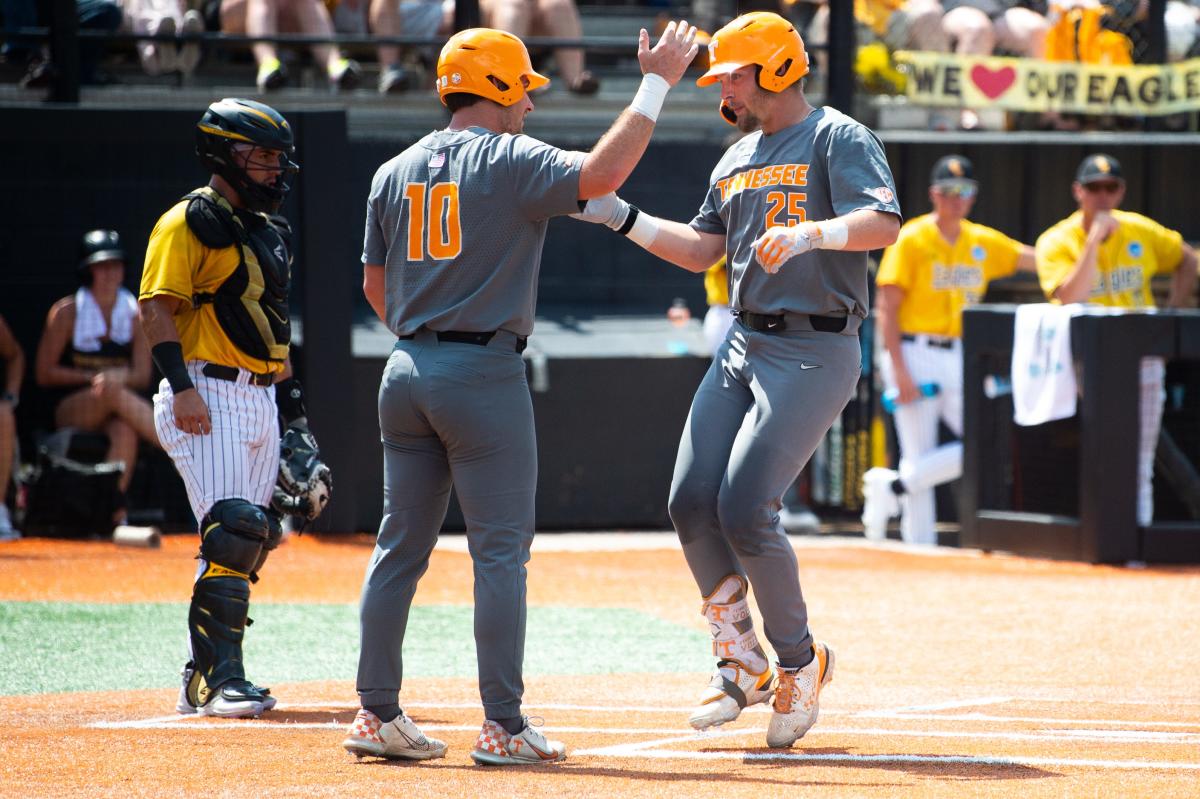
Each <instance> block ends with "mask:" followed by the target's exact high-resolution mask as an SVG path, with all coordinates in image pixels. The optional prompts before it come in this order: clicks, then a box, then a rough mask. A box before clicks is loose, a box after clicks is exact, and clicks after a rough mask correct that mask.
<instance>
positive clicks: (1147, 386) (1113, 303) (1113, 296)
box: [1037, 153, 1197, 527]
mask: <svg viewBox="0 0 1200 799" xmlns="http://www.w3.org/2000/svg"><path fill="white" fill-rule="evenodd" d="M1071 192H1072V194H1073V195H1074V197H1075V202H1076V203H1077V204H1078V206H1079V210H1077V211H1076V212H1075V213H1073V214H1071V215H1070V216H1069V217H1067V218H1066V219H1064V220H1062V221H1061V222H1059V223H1058V224H1056V225H1054V226H1053V227H1051V228H1050V229H1049V230H1047V231H1046V232H1045V233H1043V234H1042V235H1041V236H1039V237H1038V240H1037V261H1038V280H1039V281H1040V282H1041V284H1042V290H1043V291H1045V292H1046V296H1047V297H1048V298H1049V299H1050V301H1051V302H1057V303H1062V304H1064V305H1065V304H1067V303H1073V302H1086V303H1093V304H1096V305H1107V306H1110V307H1114V308H1153V307H1154V305H1155V303H1154V294H1153V293H1152V292H1151V286H1150V281H1151V278H1153V277H1154V276H1155V275H1159V274H1170V275H1171V276H1172V277H1171V290H1170V294H1169V295H1168V298H1167V305H1168V306H1169V307H1171V308H1186V307H1190V306H1191V305H1192V304H1193V302H1192V298H1193V295H1194V293H1195V290H1196V263H1197V262H1196V252H1195V251H1194V250H1193V249H1192V248H1191V247H1189V246H1188V245H1187V244H1185V243H1184V241H1183V236H1182V235H1181V234H1180V233H1179V232H1178V231H1175V230H1170V229H1169V228H1165V227H1163V226H1162V225H1160V224H1158V223H1157V222H1155V221H1154V220H1153V219H1150V218H1148V217H1145V216H1142V215H1141V214H1135V213H1133V212H1131V211H1122V210H1120V209H1119V206H1120V205H1121V201H1122V200H1124V199H1125V179H1124V178H1123V177H1122V176H1121V165H1120V163H1118V161H1117V159H1115V158H1113V157H1112V156H1111V155H1105V154H1103V153H1097V154H1095V155H1089V156H1088V157H1087V158H1085V159H1083V162H1082V163H1080V165H1079V169H1078V170H1077V171H1076V173H1075V182H1074V183H1073V184H1072V185H1071ZM1165 371H1166V370H1165V364H1164V362H1163V359H1162V358H1143V359H1142V369H1141V386H1142V413H1141V429H1140V436H1139V439H1138V440H1139V452H1138V509H1137V518H1138V524H1139V525H1141V526H1143V527H1144V526H1146V525H1148V524H1150V522H1151V520H1152V519H1153V516H1154V493H1153V485H1152V478H1153V476H1154V452H1155V449H1156V447H1157V446H1158V431H1159V427H1160V425H1161V423H1162V409H1163V380H1164V376H1165Z"/></svg>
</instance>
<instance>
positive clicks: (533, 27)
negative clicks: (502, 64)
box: [479, 0, 600, 95]
mask: <svg viewBox="0 0 1200 799" xmlns="http://www.w3.org/2000/svg"><path fill="white" fill-rule="evenodd" d="M479 9H480V11H481V12H482V13H483V24H484V25H485V26H487V27H489V28H499V29H500V30H505V31H508V32H509V33H514V34H516V35H517V36H519V37H521V38H522V39H524V38H525V37H526V36H530V35H535V36H552V37H556V38H559V39H579V38H581V37H582V36H583V25H582V24H581V23H580V21H579V10H578V9H577V8H576V7H575V0H480V3H479ZM554 61H555V64H556V65H557V66H558V74H559V75H560V76H562V79H563V82H564V83H566V84H567V89H569V90H570V91H572V92H574V93H575V94H585V95H586V94H595V93H596V92H597V91H598V90H599V89H600V81H599V80H597V79H596V77H595V76H594V75H592V73H590V72H588V71H587V70H586V69H584V62H583V51H582V50H580V49H578V48H575V47H559V48H556V49H555V50H554Z"/></svg>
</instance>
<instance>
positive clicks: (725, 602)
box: [579, 12, 900, 747]
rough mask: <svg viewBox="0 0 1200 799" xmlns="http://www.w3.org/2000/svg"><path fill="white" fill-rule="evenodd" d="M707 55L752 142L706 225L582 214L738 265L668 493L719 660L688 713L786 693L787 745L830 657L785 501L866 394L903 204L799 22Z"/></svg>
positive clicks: (810, 717) (605, 209)
mask: <svg viewBox="0 0 1200 799" xmlns="http://www.w3.org/2000/svg"><path fill="white" fill-rule="evenodd" d="M709 63H710V68H709V70H708V71H707V72H706V73H705V74H704V75H703V76H701V78H700V79H699V81H698V83H699V84H700V85H702V86H704V85H709V84H712V83H718V82H719V83H720V87H721V106H720V110H721V114H722V116H723V117H724V118H725V119H726V120H727V121H729V122H731V123H733V124H735V125H736V126H737V127H738V128H739V129H741V130H742V131H744V132H747V133H748V134H749V135H747V136H746V137H745V138H743V139H741V140H739V141H738V142H737V143H736V144H734V145H733V146H732V147H730V148H729V149H728V150H727V151H726V153H725V155H724V156H723V157H722V158H721V160H720V162H719V163H718V164H717V166H716V169H714V170H713V173H712V179H711V183H710V185H709V190H708V195H707V196H706V197H705V200H704V204H703V205H702V206H701V208H700V212H699V213H698V214H697V215H696V217H695V219H693V220H692V221H691V223H690V224H682V223H679V222H670V221H667V220H663V219H657V218H655V217H651V216H649V215H648V214H645V213H642V212H641V211H639V210H638V209H637V208H636V207H634V206H631V205H629V204H628V203H626V202H625V201H623V200H621V199H619V198H617V197H615V195H614V196H609V197H603V198H598V199H596V200H592V201H589V203H588V204H587V206H586V207H585V209H584V211H583V212H582V213H581V214H580V215H579V216H580V218H583V219H585V220H587V221H592V222H601V223H603V224H607V225H608V226H609V227H612V228H614V229H616V230H619V231H621V232H623V233H625V235H626V236H628V237H629V238H630V239H632V240H633V241H634V242H636V243H637V244H639V245H641V246H642V247H644V248H646V249H647V250H649V251H650V252H652V253H654V254H655V255H658V256H659V257H661V258H664V259H666V260H668V261H670V262H672V263H674V264H676V265H678V266H681V267H683V268H684V269H688V270H690V271H693V272H700V271H703V270H704V269H706V268H707V267H708V266H709V265H710V264H712V263H713V262H714V261H716V260H717V259H718V258H719V257H720V256H721V255H722V254H725V255H726V257H727V259H728V263H729V267H730V268H729V275H730V292H729V297H730V307H731V309H732V310H733V312H734V315H735V317H736V320H737V321H736V322H735V324H734V325H733V326H732V328H731V329H730V332H729V334H728V335H727V336H726V339H725V342H724V344H722V345H721V348H720V349H719V350H718V352H717V354H716V357H715V358H714V361H713V365H712V367H711V368H710V369H709V371H708V374H707V375H706V376H705V378H704V380H703V381H702V383H701V385H700V388H699V389H698V390H697V392H696V397H695V399H694V401H693V403H692V409H691V413H690V414H689V416H688V420H687V424H686V426H685V427H684V431H683V439H682V441H681V442H680V445H679V454H678V456H677V459H676V462H675V476H674V478H673V480H672V484H671V496H670V504H669V509H670V513H671V520H672V522H673V523H674V524H675V528H676V530H677V532H678V534H679V539H680V541H681V542H682V544H683V552H684V556H685V557H686V559H687V562H688V566H689V567H690V568H691V570H692V574H693V575H694V576H695V578H696V583H697V585H698V586H699V588H700V593H701V595H702V596H703V605H702V610H701V612H702V613H703V615H704V616H705V617H706V618H707V619H708V622H709V626H710V629H711V631H712V634H713V652H714V654H715V655H716V656H717V658H718V660H717V670H716V674H715V675H714V676H713V678H712V681H711V682H710V683H709V686H708V689H707V690H706V692H705V693H704V695H703V696H702V698H701V701H700V703H699V705H698V707H697V708H696V710H695V712H694V713H693V714H692V716H691V719H690V722H691V724H692V726H693V727H695V728H697V729H706V728H708V727H711V726H714V725H719V724H723V723H725V722H728V721H732V720H733V719H735V718H737V717H738V715H739V714H740V713H741V710H742V708H744V707H746V706H747V705H750V704H755V703H758V702H766V701H767V700H768V699H770V698H771V697H772V694H773V695H774V713H773V715H772V717H771V722H770V725H769V727H768V729H767V745H768V746H772V747H788V746H791V745H792V744H793V743H794V742H795V741H796V740H797V739H799V738H800V737H802V736H803V735H804V734H805V733H806V732H807V731H808V729H809V728H810V727H812V725H813V724H814V723H815V722H816V719H817V700H818V695H819V693H820V690H821V686H823V685H825V684H827V683H828V682H829V680H830V678H831V677H832V674H833V650H831V649H830V648H829V647H828V646H827V645H825V644H823V643H815V642H814V641H813V637H812V635H811V633H810V632H809V629H808V611H807V609H806V607H805V604H804V597H803V595H802V594H801V591H800V581H799V575H798V571H797V564H796V556H795V553H794V552H793V551H792V548H791V545H790V544H789V542H788V539H787V537H786V535H785V534H784V531H783V528H782V527H781V525H780V523H779V509H780V507H781V504H782V496H783V493H784V491H785V490H787V488H788V486H789V485H791V483H792V482H793V481H794V480H795V479H796V477H797V476H798V475H799V473H800V470H801V469H802V468H803V467H804V464H805V463H806V462H807V461H808V459H809V457H811V455H812V453H813V451H814V450H815V449H816V447H817V444H818V443H819V442H820V440H821V437H822V436H824V434H825V432H826V431H827V430H828V429H829V427H830V426H831V425H832V423H833V421H834V420H835V419H836V418H837V416H838V414H839V413H841V411H842V408H844V407H845V405H846V403H847V402H848V401H849V400H850V397H851V395H852V393H853V391H854V387H855V385H856V383H857V381H858V377H859V371H860V367H861V361H862V359H861V351H860V346H859V340H858V329H859V326H860V324H861V323H862V320H863V319H864V318H865V317H866V315H867V257H866V251H867V250H873V249H877V248H880V247H884V246H886V245H888V244H891V243H892V242H893V241H894V240H895V238H896V233H897V231H898V230H899V227H900V211H899V207H898V206H897V203H896V199H895V191H894V188H893V182H892V175H891V172H890V170H889V169H888V166H887V161H886V160H885V158H884V154H883V148H882V147H881V145H880V143H879V141H878V139H876V137H875V136H874V134H872V133H871V131H869V130H867V129H866V128H865V127H863V126H862V125H860V124H858V123H857V122H855V121H854V120H852V119H850V118H849V117H847V116H845V115H843V114H841V113H839V112H837V111H835V110H834V109H832V108H814V107H812V106H811V105H809V104H808V101H807V100H806V99H805V97H804V92H803V83H802V81H801V78H803V77H804V75H806V74H807V73H808V57H807V54H806V53H805V51H804V43H803V42H802V41H801V39H800V35H799V34H798V33H797V32H796V30H795V29H794V28H793V27H792V25H791V24H790V23H789V22H787V21H786V20H784V19H783V18H782V17H780V16H778V15H777V14H773V13H770V12H754V13H750V14H745V15H743V16H740V17H738V18H737V19H735V20H734V21H733V22H731V23H729V24H728V25H726V26H725V27H724V28H722V29H721V30H719V31H717V33H716V34H715V35H714V36H713V38H712V41H711V43H710V44H709ZM747 578H748V579H749V584H750V585H751V586H753V587H754V591H755V593H756V594H757V595H758V604H759V608H760V609H761V611H762V614H763V627H764V631H765V633H766V636H767V640H768V641H769V642H770V643H771V646H772V647H773V648H774V649H775V655H776V658H777V660H778V663H777V668H776V669H775V671H774V674H773V673H772V669H771V668H770V665H769V662H768V660H767V655H766V652H765V651H764V649H763V647H762V645H761V644H760V643H759V641H758V638H757V636H756V634H755V631H754V624H753V620H752V619H751V617H750V608H749V604H748V602H747V597H746V590H747ZM776 680H777V684H775V685H774V686H773V682H775V681H776Z"/></svg>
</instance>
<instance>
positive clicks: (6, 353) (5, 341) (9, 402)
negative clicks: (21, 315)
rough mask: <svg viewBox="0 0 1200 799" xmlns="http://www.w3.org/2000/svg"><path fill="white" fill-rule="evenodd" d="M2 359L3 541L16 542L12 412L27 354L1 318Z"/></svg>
mask: <svg viewBox="0 0 1200 799" xmlns="http://www.w3.org/2000/svg"><path fill="white" fill-rule="evenodd" d="M0 358H2V359H3V360H4V385H3V391H2V392H0V541H15V540H17V539H18V538H20V537H21V533H20V531H18V530H16V529H15V528H14V527H13V526H12V519H11V518H10V517H9V515H8V505H7V504H6V502H7V499H8V486H9V482H10V481H11V480H12V469H13V462H14V460H15V457H16V448H17V423H16V419H15V417H14V414H13V411H15V410H16V409H17V398H18V397H19V396H20V394H21V378H22V377H23V376H24V374H25V353H24V352H23V351H22V350H21V345H20V344H18V343H17V340H16V339H15V338H13V334H12V331H11V330H9V329H8V324H7V323H6V322H5V321H4V317H2V316H0Z"/></svg>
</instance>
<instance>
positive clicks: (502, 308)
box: [362, 128, 583, 336]
mask: <svg viewBox="0 0 1200 799" xmlns="http://www.w3.org/2000/svg"><path fill="white" fill-rule="evenodd" d="M582 165H583V159H582V154H581V153H576V152H572V151H567V150H560V149H558V148H556V147H551V146H550V145H548V144H544V143H542V142H540V141H538V140H537V139H533V138H530V137H529V136H523V135H518V136H514V135H510V134H507V133H501V134H498V133H492V132H490V131H487V130H484V129H482V128H469V129H467V130H462V131H448V130H441V131H434V132H433V133H430V134H428V135H427V136H425V137H424V138H422V139H421V140H420V141H419V142H417V144H415V145H414V146H412V147H410V148H408V149H407V150H405V151H404V152H403V153H401V154H400V155H398V156H396V157H395V158H393V159H392V160H390V161H388V162H387V163H385V164H384V165H383V166H381V167H380V168H379V170H378V171H377V172H376V173H375V179H374V180H373V181H372V183H371V194H370V197H369V199H368V201H367V228H366V235H365V237H364V245H363V256H362V257H363V263H367V264H380V265H383V266H385V267H386V269H387V273H386V274H387V279H386V286H387V323H388V327H389V328H390V329H391V331H392V332H393V333H395V334H396V335H398V336H407V335H411V334H413V333H415V332H416V331H417V330H418V329H419V328H421V327H422V326H424V327H427V328H429V329H430V330H443V331H445V330H460V331H486V330H507V331H509V332H511V333H515V334H517V335H519V336H528V335H529V334H530V333H531V332H532V331H533V310H534V303H535V301H536V298H537V279H538V271H539V269H540V268H541V262H542V243H543V242H544V241H545V238H546V225H547V224H548V222H549V219H550V217H552V216H559V215H563V214H570V213H575V212H577V211H578V210H579V207H578V205H577V204H576V203H577V200H578V197H579V170H580V168H581V167H582ZM531 222H532V224H531Z"/></svg>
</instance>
